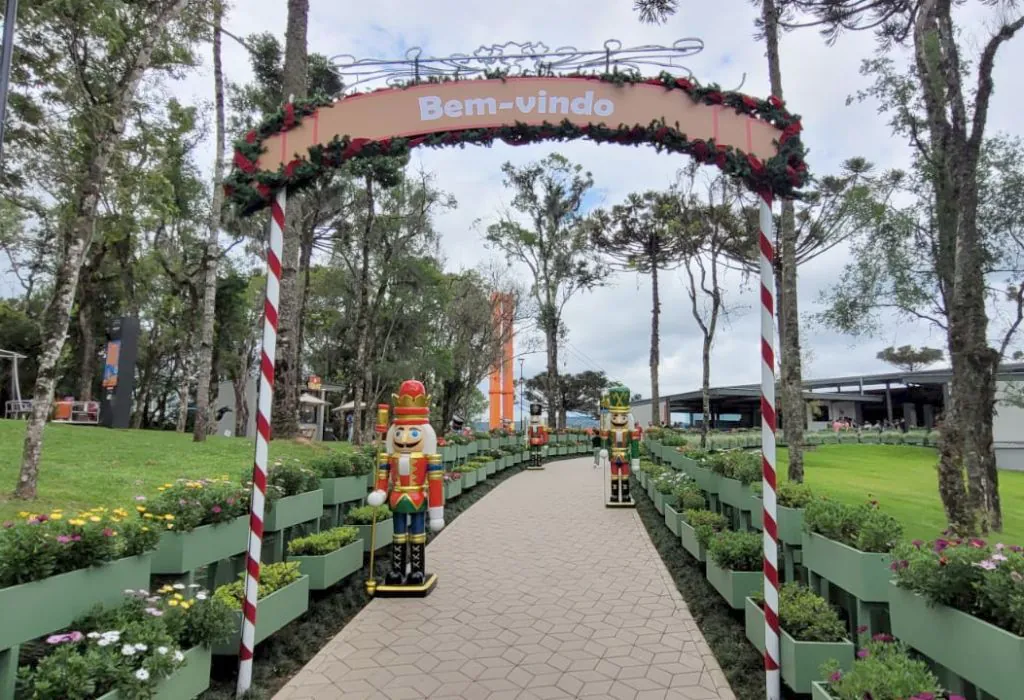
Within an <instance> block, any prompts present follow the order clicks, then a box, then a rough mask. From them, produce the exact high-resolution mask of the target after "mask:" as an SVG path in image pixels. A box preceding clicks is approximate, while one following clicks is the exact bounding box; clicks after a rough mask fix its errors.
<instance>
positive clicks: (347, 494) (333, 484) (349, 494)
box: [303, 476, 366, 506]
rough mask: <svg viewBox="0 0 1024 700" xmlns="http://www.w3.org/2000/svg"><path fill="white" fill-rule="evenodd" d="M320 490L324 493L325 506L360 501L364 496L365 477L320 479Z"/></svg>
mask: <svg viewBox="0 0 1024 700" xmlns="http://www.w3.org/2000/svg"><path fill="white" fill-rule="evenodd" d="M320 490H321V491H323V493H324V495H323V499H324V505H325V506H334V505H338V504H339V503H351V502H352V501H361V500H363V499H364V498H365V497H366V477H365V476H341V477H338V478H336V479H321V480H320ZM303 495H305V494H303Z"/></svg>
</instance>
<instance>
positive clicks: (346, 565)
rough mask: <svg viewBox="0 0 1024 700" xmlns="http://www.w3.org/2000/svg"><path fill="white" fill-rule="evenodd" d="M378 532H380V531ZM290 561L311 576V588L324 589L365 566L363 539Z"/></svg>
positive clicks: (304, 574) (305, 574)
mask: <svg viewBox="0 0 1024 700" xmlns="http://www.w3.org/2000/svg"><path fill="white" fill-rule="evenodd" d="M378 534H380V533H379V531H378ZM288 561H297V562H298V563H299V568H300V570H301V571H302V575H303V576H308V577H309V588H310V590H313V591H323V590H326V589H328V588H330V587H331V586H333V585H334V584H336V583H337V582H338V581H340V580H342V579H343V578H345V577H346V576H349V575H350V574H354V573H355V572H357V571H359V570H360V569H361V568H363V543H362V541H361V540H356V541H355V542H351V543H349V544H347V545H345V546H344V547H342V548H341V549H338V550H335V551H333V552H331V553H330V554H323V555H321V556H315V557H305V556H303V557H293V556H289V557H288ZM257 612H258V610H257ZM256 619H257V620H258V619H259V617H258V616H257V618H256Z"/></svg>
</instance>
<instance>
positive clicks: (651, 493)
mask: <svg viewBox="0 0 1024 700" xmlns="http://www.w3.org/2000/svg"><path fill="white" fill-rule="evenodd" d="M655 493H657V491H655V490H654V479H648V480H647V497H648V498H649V499H651V503H654V494H655Z"/></svg>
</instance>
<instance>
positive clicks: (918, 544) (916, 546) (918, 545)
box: [911, 540, 924, 549]
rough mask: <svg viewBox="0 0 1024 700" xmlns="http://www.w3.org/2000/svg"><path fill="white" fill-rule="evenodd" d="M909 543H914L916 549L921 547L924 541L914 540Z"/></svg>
mask: <svg viewBox="0 0 1024 700" xmlns="http://www.w3.org/2000/svg"><path fill="white" fill-rule="evenodd" d="M911 544H912V545H914V547H915V548H916V549H921V545H923V544H924V542H923V541H922V540H914V541H913V542H911Z"/></svg>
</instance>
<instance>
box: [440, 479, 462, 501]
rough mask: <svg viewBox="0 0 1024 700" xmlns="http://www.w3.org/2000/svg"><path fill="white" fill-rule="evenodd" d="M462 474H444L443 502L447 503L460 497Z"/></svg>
mask: <svg viewBox="0 0 1024 700" xmlns="http://www.w3.org/2000/svg"><path fill="white" fill-rule="evenodd" d="M462 481H463V480H462V474H461V473H459V472H445V473H444V500H445V502H446V503H447V502H448V501H451V500H453V499H455V498H458V497H459V496H461V495H462Z"/></svg>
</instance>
